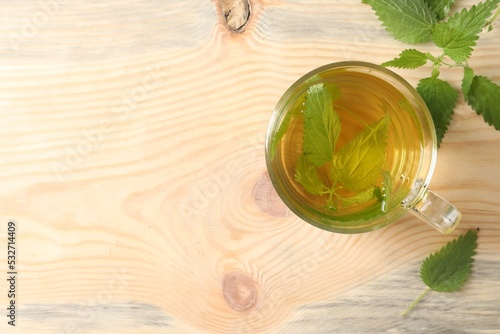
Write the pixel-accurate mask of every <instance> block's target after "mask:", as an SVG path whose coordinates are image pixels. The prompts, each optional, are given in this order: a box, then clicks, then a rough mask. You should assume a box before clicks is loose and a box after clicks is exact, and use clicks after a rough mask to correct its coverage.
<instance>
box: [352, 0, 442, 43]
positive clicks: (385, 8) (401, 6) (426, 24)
mask: <svg viewBox="0 0 500 334" xmlns="http://www.w3.org/2000/svg"><path fill="white" fill-rule="evenodd" d="M362 2H363V3H365V4H369V5H370V6H371V7H372V9H373V10H374V11H375V13H376V15H377V16H378V18H379V20H380V21H382V24H383V25H384V27H385V28H386V30H387V31H388V32H389V33H390V34H391V35H392V36H393V37H394V38H395V39H397V40H399V41H401V42H404V43H410V44H418V43H425V42H428V41H430V39H431V27H432V26H433V25H434V24H435V23H436V22H437V19H436V14H435V13H434V12H433V11H432V10H431V9H430V7H429V5H428V4H427V3H426V2H425V1H424V0H362Z"/></svg>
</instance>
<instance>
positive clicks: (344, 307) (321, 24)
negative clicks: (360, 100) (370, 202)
mask: <svg viewBox="0 0 500 334" xmlns="http://www.w3.org/2000/svg"><path fill="white" fill-rule="evenodd" d="M236 2H239V3H241V4H245V3H247V2H245V1H236ZM473 3H474V1H457V6H460V7H463V6H470V5H472V4H473ZM230 5H231V4H229V5H228V2H227V1H225V4H222V3H219V2H218V1H215V0H214V1H208V0H198V1H195V0H184V1H179V0H167V1H146V0H130V1H118V0H111V1H103V2H101V1H92V0H89V1H83V0H64V1H63V0H42V1H28V0H22V1H17V2H10V3H6V2H5V3H3V4H2V11H1V13H0V126H1V131H0V166H1V168H0V180H1V181H0V222H1V225H0V226H1V228H0V245H1V247H0V249H1V251H0V267H1V268H4V269H3V270H2V274H1V277H0V282H2V283H0V309H2V310H4V311H2V312H1V315H2V316H1V317H0V319H1V320H0V332H2V333H367V332H372V333H381V332H388V333H407V332H412V333H434V332H435V333H498V332H500V297H499V296H500V206H499V202H500V195H499V194H500V177H499V171H500V154H499V152H500V132H498V131H495V130H494V129H493V128H492V127H490V126H488V125H486V124H485V123H484V122H483V120H482V118H481V117H480V116H478V115H476V114H475V113H474V112H473V111H471V110H470V108H469V107H468V106H467V105H466V104H464V102H463V100H462V99H461V100H460V101H459V106H458V108H457V110H456V115H455V117H454V119H453V121H452V123H451V126H450V129H449V132H448V133H447V135H446V137H445V140H444V142H443V144H442V146H441V148H440V150H439V155H438V164H437V168H436V170H435V173H434V178H433V180H432V183H431V187H432V189H433V190H434V191H436V192H438V193H439V194H441V195H442V196H443V197H445V198H447V199H448V200H449V201H451V202H452V203H454V204H455V205H456V206H457V207H458V208H459V209H460V210H461V211H462V212H463V214H464V218H463V221H462V223H461V225H460V226H459V227H458V229H457V230H456V231H455V232H454V233H453V234H452V235H451V236H445V235H441V234H439V233H438V232H436V231H435V230H432V229H431V228H430V227H428V226H426V225H425V224H423V223H420V222H417V221H416V220H415V218H413V217H410V216H406V217H404V218H403V219H401V220H400V221H398V222H396V223H394V224H392V225H391V226H389V227H387V228H384V229H382V230H379V231H375V232H373V233H368V234H361V235H340V234H333V233H329V232H325V231H322V230H319V229H317V228H314V227H312V226H310V225H308V224H306V223H304V222H303V221H301V220H300V219H298V218H297V217H295V216H294V215H293V214H292V213H291V212H290V211H289V210H288V209H287V208H286V207H285V206H284V205H283V203H282V202H281V201H280V199H279V198H278V196H277V195H276V193H275V192H274V190H273V187H272V185H271V184H270V180H269V177H268V174H267V171H266V166H265V159H264V136H265V131H266V127H267V123H268V121H269V118H270V115H271V112H272V110H273V108H274V105H275V104H276V102H277V100H278V99H279V97H280V95H281V94H282V93H283V92H284V91H285V90H286V89H287V88H288V87H289V86H290V85H291V84H292V83H293V82H294V81H295V80H296V79H297V78H298V77H300V76H301V75H302V74H304V73H306V72H307V71H309V70H312V69H313V68H315V67H318V66H320V65H323V64H326V63H330V62H335V61H341V60H351V59H355V60H364V61H370V62H374V63H381V62H383V61H386V60H389V59H391V58H393V57H394V56H396V55H397V54H398V53H399V52H400V51H401V50H402V49H403V48H406V47H407V46H406V45H403V44H401V43H399V42H396V41H394V40H393V39H392V37H390V36H389V35H388V34H387V33H386V32H385V30H384V29H383V28H382V27H381V25H380V23H379V22H378V21H377V19H376V17H375V15H374V13H373V12H372V11H371V9H370V8H369V7H368V6H366V5H362V4H361V3H360V1H352V0H339V1H305V0H304V1H292V0H290V1H285V0H280V1H278V0H276V1H274V0H260V1H258V0H253V1H252V0H250V2H249V5H250V7H249V9H248V12H249V13H250V17H249V20H248V22H246V23H245V22H243V25H240V23H241V21H240V20H239V19H238V18H237V17H229V16H227V15H223V13H227V8H228V7H227V6H230ZM224 6H226V7H224ZM234 13H235V12H233V14H234ZM241 13H245V10H243V11H242V12H241ZM234 15H236V14H234ZM238 15H239V14H238ZM228 20H230V22H229V23H228ZM231 26H232V27H236V29H239V30H242V32H240V33H235V32H231V31H230V30H229V29H228V28H229V27H231ZM240 28H241V29H240ZM422 48H423V49H424V50H426V51H430V52H432V51H433V50H434V49H433V48H432V46H431V45H423V46H422ZM499 56H500V31H499V29H498V27H496V28H495V29H493V31H491V32H489V33H485V34H483V35H482V37H481V39H480V41H479V43H478V46H477V48H476V51H475V52H474V54H473V58H472V59H471V60H470V64H471V66H473V67H474V68H475V69H476V72H477V73H479V74H482V75H486V76H488V77H489V78H491V79H492V80H494V81H496V82H497V83H500V66H499V63H498V59H499ZM397 72H398V73H400V74H401V75H403V76H404V77H405V78H406V79H407V80H408V81H409V82H410V83H412V84H415V83H416V82H417V81H418V79H419V78H422V77H424V76H427V75H430V69H429V68H427V67H426V68H423V69H421V70H415V71H397ZM443 77H444V78H448V79H450V80H452V82H453V85H454V86H455V87H457V88H458V87H459V85H460V78H461V73H457V72H455V71H453V70H445V71H444V72H443ZM9 220H14V221H15V222H16V224H17V244H16V247H17V250H18V252H17V254H18V255H17V256H18V265H17V270H18V282H17V292H18V294H17V297H16V303H17V307H18V308H17V323H16V325H17V326H16V327H15V328H13V327H12V326H8V325H7V320H8V319H7V317H6V316H5V315H6V313H7V311H6V307H7V306H8V303H9V299H8V298H7V289H8V287H7V285H6V277H4V276H7V274H6V272H7V265H6V262H7V251H6V247H7V246H6V240H7V222H8V221H9ZM477 227H480V229H481V231H480V234H479V241H478V243H479V246H478V250H477V255H476V261H475V263H474V267H473V273H472V275H471V277H470V280H469V282H468V283H467V285H466V286H465V288H464V289H463V290H462V291H460V292H457V293H450V294H437V293H431V294H429V295H428V296H427V297H426V299H425V300H424V301H423V302H422V304H421V305H420V306H418V307H417V308H416V309H415V310H414V312H412V313H411V314H410V316H409V317H408V318H402V317H401V316H400V314H401V313H402V312H403V311H404V309H405V308H406V306H407V305H408V304H409V303H411V302H412V301H413V300H414V299H415V298H416V297H417V296H418V295H419V294H420V293H421V291H423V290H424V289H425V286H424V284H423V283H422V282H421V280H420V278H419V274H418V271H419V266H420V263H421V261H422V260H423V259H424V258H425V257H426V256H427V255H428V254H429V253H430V252H432V251H435V250H437V249H439V248H440V247H441V246H442V245H443V244H444V243H446V242H447V241H449V240H451V239H452V238H453V237H455V236H457V235H459V234H461V233H463V232H464V231H466V230H468V229H471V228H477ZM4 273H5V275H4Z"/></svg>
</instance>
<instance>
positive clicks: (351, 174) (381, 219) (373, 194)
mask: <svg viewBox="0 0 500 334" xmlns="http://www.w3.org/2000/svg"><path fill="white" fill-rule="evenodd" d="M318 91H319V93H318ZM324 91H327V93H323V92H324ZM314 94H316V95H314ZM308 99H310V100H309V101H308ZM319 100H321V101H323V102H321V101H320V102H318V101H319ZM324 101H326V102H324ZM315 103H316V104H315ZM318 103H319V104H318ZM321 103H323V104H321ZM318 106H320V108H319V107H318ZM318 108H319V109H321V110H320V112H322V113H323V114H322V116H321V117H322V118H321V117H320V118H318V114H315V116H314V115H313V114H312V113H313V112H318ZM314 110H316V111H314ZM332 112H333V113H335V115H336V116H335V117H333V116H331V115H326V114H325V113H332ZM314 117H316V118H314ZM312 119H313V120H312ZM332 119H333V120H334V121H335V120H336V121H337V122H338V125H335V122H334V123H329V122H332ZM325 120H326V121H325ZM314 122H316V123H314ZM318 122H319V123H318ZM311 124H313V125H311ZM318 124H319V125H318ZM325 124H329V125H325ZM332 124H334V125H333V126H332ZM323 125H325V126H330V128H329V129H330V130H328V131H330V132H332V131H331V130H332V129H337V130H336V131H338V132H336V135H335V136H330V134H329V135H328V138H330V139H331V138H335V139H334V140H330V142H333V141H334V142H333V144H331V147H332V152H331V154H330V152H329V151H327V155H328V156H329V157H328V158H326V160H325V161H326V162H324V161H320V162H319V163H318V161H316V160H314V159H313V158H312V157H313V156H315V154H316V153H315V152H314V146H315V145H316V144H318V143H319V142H320V141H321V143H323V144H324V143H325V142H323V141H322V140H316V139H315V138H316V137H315V136H316V135H317V134H318V131H319V132H321V131H323V130H324V129H319V130H318V129H317V128H314V127H318V126H319V127H320V128H321V127H323ZM313 128H314V129H313ZM311 129H313V130H311ZM339 129H340V130H339ZM381 129H383V130H381ZM312 131H316V132H314V133H312ZM320 139H321V138H320ZM306 141H308V143H307V144H305V142H306ZM327 143H328V142H327ZM323 144H321V145H323ZM321 145H320V144H318V146H321ZM323 146H324V145H323ZM311 147H313V148H311ZM311 152H312V153H311ZM436 153H437V141H436V134H435V128H434V123H433V121H432V118H431V115H430V113H429V110H428V109H427V106H426V105H425V102H424V101H423V100H422V98H421V97H420V95H419V94H418V93H417V91H416V90H415V89H414V88H413V87H412V86H411V85H410V84H408V83H407V82H406V81H405V80H404V79H403V78H401V77H400V76H399V75H397V74H396V73H394V72H392V71H390V70H388V69H386V68H384V67H381V66H378V65H374V64H371V63H366V62H356V61H347V62H338V63H333V64H329V65H325V66H322V67H319V68H317V69H315V70H313V71H311V72H309V73H307V74H306V75H304V76H303V77H301V78H300V79H299V80H297V81H296V82H295V83H294V84H293V85H292V86H291V87H290V88H289V89H288V90H287V91H286V92H285V93H284V94H283V96H282V97H281V99H280V100H279V102H278V104H277V105H276V108H275V109H274V112H273V114H272V117H271V120H270V123H269V128H268V131H267V136H266V163H267V169H268V172H269V175H270V178H271V181H272V183H273V185H274V188H275V189H276V191H277V193H278V194H279V196H280V197H281V199H282V200H283V201H284V202H285V204H286V205H287V206H288V207H289V208H290V209H291V210H292V211H293V212H294V213H295V214H296V215H297V216H299V217H300V218H301V219H303V220H304V221H306V222H308V223H310V224H312V225H314V226H316V227H319V228H322V229H325V230H328V231H332V232H338V233H362V232H368V231H373V230H376V229H379V228H382V227H384V226H386V225H388V224H390V223H392V222H394V221H396V220H397V219H398V218H400V217H401V216H403V215H404V214H405V213H406V212H408V211H409V212H410V213H413V214H414V215H416V216H417V217H418V218H419V219H421V220H423V221H424V222H426V223H428V224H429V225H431V226H432V227H434V228H436V229H437V230H439V231H441V232H443V233H449V232H451V231H452V230H453V229H454V228H455V227H456V225H457V224H458V222H459V221H460V218H461V213H460V212H459V211H458V210H457V209H456V208H455V207H453V206H452V205H451V204H450V203H448V202H447V201H445V200H444V199H442V198H441V197H439V196H438V195H436V194H435V193H433V192H431V191H430V190H429V189H428V184H429V182H430V179H431V176H432V173H433V170H434V166H435V164H436ZM370 157H372V158H373V160H366V159H370ZM349 159H350V160H349ZM363 159H364V160H363ZM358 166H361V167H360V169H359V170H358V171H356V168H357V167H358ZM363 175H369V176H367V177H365V178H363Z"/></svg>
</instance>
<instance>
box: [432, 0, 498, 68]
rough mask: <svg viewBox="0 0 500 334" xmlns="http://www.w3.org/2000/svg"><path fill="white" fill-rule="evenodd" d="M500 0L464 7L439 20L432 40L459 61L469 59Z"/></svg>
mask: <svg viewBox="0 0 500 334" xmlns="http://www.w3.org/2000/svg"><path fill="white" fill-rule="evenodd" d="M499 2H500V0H486V1H485V2H483V3H479V4H477V5H473V6H472V7H471V8H470V9H469V10H467V9H465V8H464V9H463V10H462V11H461V12H459V13H456V14H455V15H453V16H452V17H450V18H449V19H448V20H447V21H444V22H439V23H437V24H436V25H435V26H434V27H433V28H432V40H433V41H434V43H435V44H436V45H437V46H438V47H440V48H442V49H443V50H444V53H445V54H446V55H448V56H449V57H450V58H451V59H453V60H454V61H456V62H457V63H462V62H464V61H465V60H467V59H468V58H469V57H470V55H471V52H472V47H474V46H476V40H477V39H478V38H479V36H478V34H479V33H480V32H481V31H482V30H483V28H484V27H485V25H486V23H487V19H488V18H489V17H490V15H491V12H492V11H493V10H494V9H495V8H496V7H497V5H498V3H499Z"/></svg>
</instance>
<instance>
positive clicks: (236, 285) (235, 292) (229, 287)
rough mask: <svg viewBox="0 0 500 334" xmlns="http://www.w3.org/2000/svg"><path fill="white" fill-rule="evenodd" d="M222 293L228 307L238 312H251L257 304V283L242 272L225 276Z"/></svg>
mask: <svg viewBox="0 0 500 334" xmlns="http://www.w3.org/2000/svg"><path fill="white" fill-rule="evenodd" d="M222 293H223V295H224V299H225V300H226V303H227V305H228V306H229V307H230V308H231V309H233V310H235V311H238V312H244V311H248V310H251V309H252V308H254V307H255V304H256V303H257V286H256V284H255V282H254V281H253V280H252V279H251V278H250V277H248V276H246V275H244V274H242V273H240V272H231V273H227V274H226V275H225V276H224V278H223V280H222Z"/></svg>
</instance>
